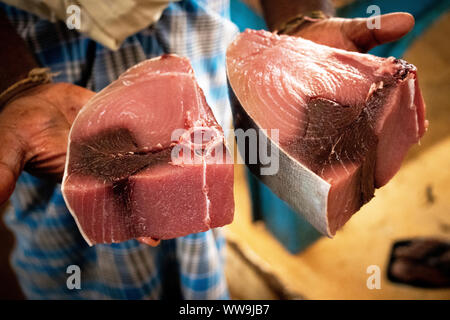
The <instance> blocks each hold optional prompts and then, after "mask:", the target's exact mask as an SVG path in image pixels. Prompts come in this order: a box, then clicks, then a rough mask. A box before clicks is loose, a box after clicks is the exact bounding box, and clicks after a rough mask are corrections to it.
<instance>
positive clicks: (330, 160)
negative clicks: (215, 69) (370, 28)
mask: <svg viewBox="0 0 450 320" xmlns="http://www.w3.org/2000/svg"><path fill="white" fill-rule="evenodd" d="M227 72H228V78H229V82H230V84H231V87H232V89H233V91H234V93H235V96H236V99H235V101H234V104H233V106H234V110H233V111H234V120H235V126H236V127H238V128H243V129H247V128H250V127H251V128H261V129H264V130H268V129H270V130H271V131H273V130H279V139H278V141H273V140H272V141H271V143H272V147H273V148H277V150H279V154H280V157H279V168H280V170H279V171H278V172H277V174H274V175H267V176H261V179H262V180H263V181H264V182H265V183H266V184H267V185H268V186H269V187H271V188H272V190H274V192H275V193H276V194H278V195H279V196H280V197H281V198H282V199H284V200H286V201H287V202H288V203H289V204H290V205H291V206H292V207H293V208H294V209H296V210H297V211H299V212H301V213H302V214H304V215H305V217H306V218H307V219H308V220H309V221H310V222H311V223H312V224H313V225H314V226H315V227H316V228H317V229H318V230H320V231H321V232H322V233H324V234H327V235H329V236H332V235H334V234H335V232H336V230H338V229H339V228H340V227H342V226H343V225H344V223H345V222H346V221H347V220H348V219H349V218H350V217H351V216H352V214H353V213H355V212H356V211H358V210H359V208H360V207H361V206H362V205H364V204H365V203H366V202H368V201H369V200H370V199H371V198H372V197H373V195H374V190H375V188H378V187H381V186H383V185H384V184H386V183H387V182H388V181H389V180H390V179H391V178H392V177H393V176H394V174H395V173H396V172H397V171H398V169H399V168H400V165H401V162H402V160H403V158H404V156H405V154H406V152H407V151H408V149H409V148H410V147H411V146H412V145H413V144H415V143H417V142H418V141H419V139H420V138H421V137H422V135H423V134H424V132H425V130H426V126H427V122H426V120H425V104H424V102H423V100H422V96H421V93H420V89H419V85H418V81H417V73H416V68H415V67H414V66H413V65H411V64H408V63H406V62H405V61H402V60H398V59H394V58H392V57H391V58H387V59H385V58H379V57H376V56H373V55H370V54H361V53H355V52H349V51H344V50H339V49H334V48H331V47H327V46H323V45H319V44H316V43H314V42H311V41H308V40H305V39H302V38H300V37H291V36H285V35H281V36H280V35H277V34H273V33H270V32H266V31H253V30H247V31H246V32H244V33H242V34H240V35H239V36H238V37H237V38H236V40H235V41H234V42H233V43H232V44H231V45H230V46H229V48H228V52H227ZM252 168H253V169H255V167H252ZM254 171H255V170H254ZM256 173H257V174H258V173H259V172H257V170H256Z"/></svg>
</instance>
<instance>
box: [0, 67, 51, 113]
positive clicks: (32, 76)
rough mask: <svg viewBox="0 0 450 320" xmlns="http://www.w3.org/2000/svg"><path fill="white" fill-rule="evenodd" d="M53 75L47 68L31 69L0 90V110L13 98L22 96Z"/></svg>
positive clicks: (46, 81) (47, 80)
mask: <svg viewBox="0 0 450 320" xmlns="http://www.w3.org/2000/svg"><path fill="white" fill-rule="evenodd" d="M53 75H54V74H52V73H51V72H50V69H48V68H33V69H31V70H30V71H29V72H28V75H27V76H26V77H23V78H22V79H20V80H18V81H16V82H15V83H13V84H11V85H10V86H9V87H7V88H6V89H5V90H3V91H2V92H0V110H1V109H2V108H3V106H5V105H6V104H8V103H9V102H11V101H12V100H14V99H15V98H17V97H19V96H22V95H23V94H24V93H25V92H26V91H29V90H31V89H33V88H35V87H38V86H40V85H43V84H46V83H50V82H51V80H52V76H53Z"/></svg>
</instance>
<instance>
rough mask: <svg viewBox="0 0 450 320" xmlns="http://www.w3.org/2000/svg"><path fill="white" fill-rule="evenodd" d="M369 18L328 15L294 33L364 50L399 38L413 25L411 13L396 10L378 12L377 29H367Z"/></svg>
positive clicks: (327, 42)
mask: <svg viewBox="0 0 450 320" xmlns="http://www.w3.org/2000/svg"><path fill="white" fill-rule="evenodd" d="M369 19H373V17H371V18H356V19H344V18H334V17H332V18H329V19H325V20H321V21H318V22H314V23H310V24H306V25H305V26H303V27H302V28H301V29H300V30H299V31H298V32H297V33H296V34H293V35H297V36H300V37H302V38H305V39H308V40H311V41H314V42H316V43H319V44H324V45H327V46H330V47H334V48H339V49H344V50H348V51H359V52H367V51H369V50H370V49H372V48H373V47H375V46H377V45H380V44H383V43H386V42H391V41H395V40H398V39H400V38H401V37H403V36H404V35H405V34H407V33H408V32H409V31H410V30H411V29H412V28H413V27H414V17H413V16H412V15H410V14H409V13H405V12H396V13H389V14H384V15H382V16H380V19H381V20H380V29H369V28H368V27H367V21H368V20H369Z"/></svg>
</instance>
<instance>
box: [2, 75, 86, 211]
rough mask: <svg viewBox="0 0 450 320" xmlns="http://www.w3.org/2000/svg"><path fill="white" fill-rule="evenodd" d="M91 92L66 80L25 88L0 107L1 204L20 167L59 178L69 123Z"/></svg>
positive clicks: (11, 188) (13, 185)
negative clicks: (21, 92) (17, 95)
mask: <svg viewBox="0 0 450 320" xmlns="http://www.w3.org/2000/svg"><path fill="white" fill-rule="evenodd" d="M93 95H94V92H92V91H90V90H87V89H84V88H82V87H79V86H76V85H72V84H68V83H57V84H45V85H40V86H38V87H36V88H33V89H30V90H27V91H26V92H25V93H23V94H22V95H20V96H19V97H17V98H15V99H13V100H12V101H10V102H9V103H8V104H7V105H5V106H4V107H3V108H2V109H1V111H0V177H1V179H0V205H1V204H3V203H5V202H6V201H7V200H8V198H9V197H10V195H11V193H12V192H13V190H14V187H15V184H16V180H17V178H18V177H19V175H20V173H21V171H22V170H27V171H28V172H30V173H31V174H33V175H36V176H45V177H46V178H49V179H58V180H59V179H61V177H62V174H63V172H64V163H65V159H66V149H67V138H68V134H69V130H70V126H71V124H72V122H73V120H74V119H75V116H76V115H77V113H78V111H79V110H80V108H81V107H82V106H83V105H84V104H85V103H86V102H87V101H88V100H89V99H90V98H91V97H92V96H93Z"/></svg>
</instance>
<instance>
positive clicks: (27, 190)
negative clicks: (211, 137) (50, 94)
mask: <svg viewBox="0 0 450 320" xmlns="http://www.w3.org/2000/svg"><path fill="white" fill-rule="evenodd" d="M228 5H229V3H228V1H227V0H214V1H211V0H208V1H207V0H202V1H194V0H191V1H182V2H176V3H171V4H170V5H169V7H168V8H167V9H166V10H165V11H164V13H163V15H162V17H161V19H160V20H159V21H158V22H157V23H156V24H155V25H153V26H151V27H149V28H147V29H145V30H142V31H141V32H139V33H137V34H135V35H133V36H131V37H129V38H128V39H126V41H125V42H124V44H123V45H122V46H121V48H120V49H119V50H118V51H115V52H114V51H111V50H108V49H107V48H105V47H103V46H102V45H100V44H98V43H95V42H93V41H92V40H90V39H89V38H87V37H85V36H83V35H82V34H80V33H78V32H76V31H73V30H69V29H67V27H66V25H65V24H64V23H62V22H58V23H51V22H49V21H46V20H43V19H40V18H38V17H36V16H34V15H32V14H29V13H27V12H24V11H21V10H18V9H15V8H13V7H9V6H6V5H4V4H0V6H1V7H2V8H3V9H4V11H5V12H6V13H7V15H8V17H9V19H10V21H11V22H12V24H13V25H14V26H15V28H16V29H17V31H18V33H19V34H20V35H21V36H22V37H23V38H24V39H25V41H26V42H27V44H28V46H29V47H30V49H31V50H32V51H33V52H34V53H35V55H36V57H37V59H38V60H39V62H40V63H41V64H42V65H43V66H47V67H50V68H51V70H52V71H53V72H59V75H58V76H56V78H54V81H55V82H70V83H74V84H78V85H82V86H85V87H87V88H89V89H91V90H94V91H99V90H101V89H102V88H104V87H105V86H106V85H108V84H109V83H110V82H111V81H113V80H115V79H116V78H117V77H118V76H119V75H120V74H121V73H122V72H124V71H125V70H126V69H127V68H129V67H131V66H133V65H135V64H136V63H138V62H140V61H142V60H144V59H147V58H151V57H155V56H159V55H161V54H163V53H176V54H178V55H181V56H186V57H188V58H189V59H190V60H191V63H192V66H193V68H194V71H195V73H196V76H197V80H198V82H199V84H200V86H201V87H202V88H203V90H204V91H205V95H206V98H207V100H208V103H209V105H210V106H211V107H212V109H213V112H214V114H215V116H216V118H217V120H218V121H219V123H220V124H221V125H222V126H228V125H229V122H230V120H231V111H230V107H229V102H228V93H227V86H226V74H225V50H226V46H227V44H228V43H229V41H230V40H231V39H232V38H233V36H234V35H235V33H236V32H237V29H236V28H235V26H234V25H233V24H232V23H231V22H230V21H229V19H228V18H229V12H228V10H229V7H228ZM5 222H6V224H7V225H8V226H9V228H10V229H11V230H12V231H13V232H14V234H15V236H16V240H17V241H16V243H17V244H16V247H15V249H14V252H13V255H12V266H13V268H14V269H15V271H16V273H17V276H18V279H19V282H20V285H21V287H22V290H23V292H24V293H25V295H26V297H28V298H30V299H147V298H150V299H160V298H182V299H226V298H228V291H227V287H226V282H225V278H224V270H223V269H224V260H223V253H222V251H223V246H224V239H223V237H222V236H221V235H220V230H218V229H215V230H210V231H207V232H204V233H198V234H191V235H189V236H186V237H181V238H177V239H172V240H166V241H162V242H161V244H160V245H159V246H158V247H155V248H152V247H149V246H147V245H143V244H141V243H139V242H137V241H136V240H131V241H127V242H123V243H119V244H111V245H96V246H94V247H89V246H88V245H87V244H86V242H85V241H84V240H83V238H82V237H81V235H80V232H79V231H78V229H77V227H76V224H75V222H74V220H73V218H72V216H71V215H70V213H69V211H68V210H67V208H66V206H65V203H64V201H63V198H62V196H61V185H60V184H58V183H54V182H50V181H46V180H43V179H38V178H36V177H33V176H31V175H30V174H28V173H22V175H21V176H20V178H19V180H18V182H17V185H16V189H15V191H14V194H13V195H12V197H11V207H10V209H9V210H8V212H7V214H6V215H5ZM70 265H77V266H79V267H80V270H81V289H79V290H78V289H72V290H71V289H68V287H67V284H66V282H67V279H68V277H69V276H70V274H68V273H67V268H68V267H69V266H70Z"/></svg>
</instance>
